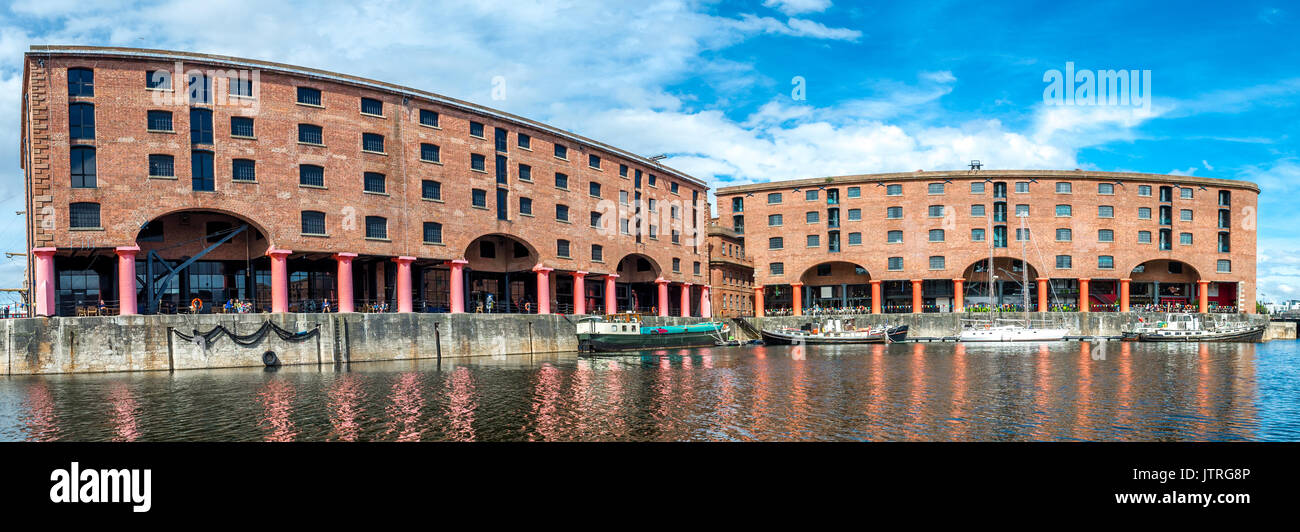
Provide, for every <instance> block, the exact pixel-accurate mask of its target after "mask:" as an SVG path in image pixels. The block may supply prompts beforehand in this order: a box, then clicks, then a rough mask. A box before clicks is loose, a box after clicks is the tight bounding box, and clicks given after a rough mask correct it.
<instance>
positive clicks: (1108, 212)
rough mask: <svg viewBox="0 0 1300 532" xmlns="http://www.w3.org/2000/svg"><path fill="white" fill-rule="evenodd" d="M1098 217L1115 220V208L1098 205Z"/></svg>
mask: <svg viewBox="0 0 1300 532" xmlns="http://www.w3.org/2000/svg"><path fill="white" fill-rule="evenodd" d="M1097 217H1098V218H1114V217H1115V207H1113V206H1110V205H1098V206H1097Z"/></svg>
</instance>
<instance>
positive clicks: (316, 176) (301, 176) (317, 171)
mask: <svg viewBox="0 0 1300 532" xmlns="http://www.w3.org/2000/svg"><path fill="white" fill-rule="evenodd" d="M298 184H299V185H307V186H309V187H323V186H325V168H324V167H321V166H316V165H314V164H303V165H299V166H298Z"/></svg>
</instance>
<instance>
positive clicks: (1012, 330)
mask: <svg viewBox="0 0 1300 532" xmlns="http://www.w3.org/2000/svg"><path fill="white" fill-rule="evenodd" d="M963 322H964V323H963V324H962V325H963V326H962V330H961V333H960V334H959V335H958V336H957V339H958V340H959V341H962V342H1051V341H1056V340H1063V339H1065V335H1066V333H1067V332H1069V331H1068V330H1067V329H1065V328H1064V327H1050V326H1042V325H1045V324H1040V325H1039V326H1035V324H1034V323H1032V322H1030V321H1029V320H996V321H983V320H963Z"/></svg>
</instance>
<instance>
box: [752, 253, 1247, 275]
mask: <svg viewBox="0 0 1300 532" xmlns="http://www.w3.org/2000/svg"><path fill="white" fill-rule="evenodd" d="M929 259H930V263H929V266H930V269H931V270H944V269H947V259H946V258H945V257H943V256H942V255H935V256H931V257H930V258H929ZM886 267H887V268H888V270H889V271H902V270H903V257H889V258H888V260H887V266H886ZM1073 267H1074V257H1073V256H1071V255H1057V256H1056V269H1058V270H1068V269H1071V268H1073ZM1097 268H1098V269H1101V270H1113V269H1115V257H1113V256H1111V255H1099V256H1098V257H1097ZM1215 271H1216V272H1218V273H1232V261H1231V260H1227V259H1220V260H1218V261H1217V262H1216V264H1215ZM768 272H769V273H770V274H771V275H785V263H783V262H773V263H770V264H768ZM857 273H858V274H859V275H863V274H865V273H866V272H865V271H864V270H863V269H862V267H858V268H857ZM819 274H820V271H819Z"/></svg>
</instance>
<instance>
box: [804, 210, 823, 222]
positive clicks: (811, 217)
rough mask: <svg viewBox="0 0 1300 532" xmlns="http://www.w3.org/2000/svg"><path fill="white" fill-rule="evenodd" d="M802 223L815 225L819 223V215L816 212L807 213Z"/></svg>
mask: <svg viewBox="0 0 1300 532" xmlns="http://www.w3.org/2000/svg"><path fill="white" fill-rule="evenodd" d="M804 221H805V222H807V223H810V224H815V223H818V222H820V221H821V215H820V214H819V213H818V212H817V211H808V212H807V213H805V214H804Z"/></svg>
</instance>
